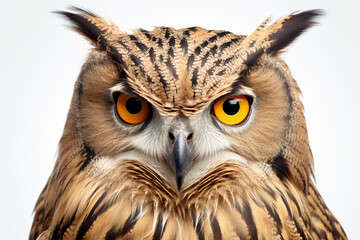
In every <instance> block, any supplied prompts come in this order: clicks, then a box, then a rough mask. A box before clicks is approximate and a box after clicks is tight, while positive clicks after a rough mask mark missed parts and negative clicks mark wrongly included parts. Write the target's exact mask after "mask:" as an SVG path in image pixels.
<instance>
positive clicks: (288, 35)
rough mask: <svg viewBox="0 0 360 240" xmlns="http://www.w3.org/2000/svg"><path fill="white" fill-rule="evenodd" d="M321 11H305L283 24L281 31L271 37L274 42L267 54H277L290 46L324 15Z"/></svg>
mask: <svg viewBox="0 0 360 240" xmlns="http://www.w3.org/2000/svg"><path fill="white" fill-rule="evenodd" d="M322 14H323V13H322V11H321V10H312V11H305V12H301V13H299V14H295V15H293V16H292V17H291V18H290V19H288V20H286V21H285V22H284V23H283V26H282V27H281V29H279V30H278V31H277V32H275V33H273V34H272V35H270V36H269V41H274V42H273V43H272V44H271V46H270V47H269V48H268V49H267V51H266V52H267V53H272V54H276V53H277V52H278V51H279V50H281V49H283V48H285V47H286V46H288V45H289V44H290V43H291V42H292V41H293V40H294V39H295V38H297V37H298V36H299V35H300V34H301V33H303V32H304V31H305V30H306V29H307V28H309V27H311V26H312V25H313V24H314V21H313V20H314V18H316V17H318V16H320V15H322Z"/></svg>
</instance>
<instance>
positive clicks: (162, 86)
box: [117, 27, 245, 112]
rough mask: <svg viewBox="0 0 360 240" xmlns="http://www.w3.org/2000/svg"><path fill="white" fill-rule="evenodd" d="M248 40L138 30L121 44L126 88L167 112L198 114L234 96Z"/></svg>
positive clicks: (230, 35)
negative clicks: (221, 98) (224, 97)
mask: <svg viewBox="0 0 360 240" xmlns="http://www.w3.org/2000/svg"><path fill="white" fill-rule="evenodd" d="M244 38H245V36H239V35H235V34H233V33H231V32H228V31H211V30H206V29H203V28H198V27H193V28H184V29H179V30H176V29H173V28H166V27H161V28H155V29H154V30H153V31H146V30H142V29H140V30H137V31H135V32H134V33H133V34H131V35H124V36H122V37H121V38H120V39H119V40H117V43H118V44H117V50H118V52H119V54H120V55H121V57H122V62H123V65H124V66H123V68H124V71H125V72H126V74H127V77H126V84H128V86H130V88H131V89H133V90H134V92H136V93H137V94H138V95H140V96H142V97H144V98H145V99H147V100H148V101H150V102H151V103H153V104H155V105H157V106H158V107H159V108H161V109H162V110H163V111H167V112H177V111H179V110H180V109H181V110H182V111H185V112H187V111H188V112H194V111H197V110H201V109H202V108H203V107H205V106H207V105H208V104H209V102H210V101H212V100H213V99H214V98H217V97H219V96H220V95H224V94H227V93H229V92H230V91H232V88H231V85H232V84H233V83H234V81H236V79H237V78H239V73H240V71H241V65H242V62H243V59H242V58H241V54H240V53H239V49H240V48H239V46H240V44H241V42H242V41H243V39H244Z"/></svg>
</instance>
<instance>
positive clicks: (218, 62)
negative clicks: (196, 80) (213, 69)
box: [214, 59, 222, 67]
mask: <svg viewBox="0 0 360 240" xmlns="http://www.w3.org/2000/svg"><path fill="white" fill-rule="evenodd" d="M221 62H222V59H218V60H216V61H215V62H214V64H215V66H217V67H218V66H220V64H221Z"/></svg>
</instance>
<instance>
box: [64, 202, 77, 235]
mask: <svg viewBox="0 0 360 240" xmlns="http://www.w3.org/2000/svg"><path fill="white" fill-rule="evenodd" d="M78 208H79V205H78V206H77V207H76V209H75V211H74V213H73V214H72V216H71V218H70V219H69V220H68V221H66V222H65V223H64V225H63V226H62V229H61V233H60V236H61V239H62V237H63V236H64V234H65V232H66V231H67V230H68V228H69V227H71V224H72V223H73V221H74V219H75V216H76V213H77V211H78ZM61 220H62V219H61Z"/></svg>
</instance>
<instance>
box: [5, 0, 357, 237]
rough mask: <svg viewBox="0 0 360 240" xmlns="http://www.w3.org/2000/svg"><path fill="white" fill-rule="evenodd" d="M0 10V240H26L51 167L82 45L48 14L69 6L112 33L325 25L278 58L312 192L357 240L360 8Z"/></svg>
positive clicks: (222, 4) (31, 6)
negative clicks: (308, 156) (317, 14)
mask: <svg viewBox="0 0 360 240" xmlns="http://www.w3.org/2000/svg"><path fill="white" fill-rule="evenodd" d="M1 3H2V4H1V8H0V74H1V75H0V83H1V85H0V239H6V240H7V239H26V238H27V237H28V233H29V230H30V226H31V223H32V210H33V207H34V205H35V202H36V200H37V198H38V195H39V194H40V192H41V190H42V188H43V187H44V185H45V183H46V181H47V178H48V176H49V175H50V172H51V171H52V168H53V165H54V163H55V156H56V150H57V144H58V141H59V139H60V136H61V134H62V130H63V126H64V123H65V118H66V114H67V111H68V108H69V104H70V99H71V95H72V90H73V85H74V82H75V80H76V78H77V75H78V73H79V71H80V67H81V65H82V64H83V62H84V60H85V59H86V55H87V53H88V51H89V49H90V45H89V44H88V43H87V42H86V41H85V40H84V39H83V38H82V37H80V36H79V35H77V34H76V33H74V32H71V31H69V30H68V29H67V28H66V27H64V25H67V24H68V22H66V21H65V20H64V19H62V18H60V17H59V16H57V15H55V14H52V13H50V12H51V11H54V10H65V9H66V7H67V6H68V5H69V4H71V5H75V6H79V7H85V8H87V9H90V10H92V11H94V12H96V13H98V14H100V15H102V16H105V17H107V18H110V19H111V20H113V21H114V22H115V23H117V25H118V26H119V28H120V29H122V30H125V31H131V30H133V29H136V28H140V27H141V28H145V29H149V30H150V29H152V27H153V26H163V25H165V26H171V27H175V28H181V27H190V26H201V27H205V28H208V29H222V30H229V31H232V32H234V33H238V34H250V33H251V32H252V31H253V30H255V28H256V27H257V26H258V25H259V24H260V23H261V22H262V21H263V20H264V19H265V18H267V17H269V16H272V17H273V19H277V18H280V17H283V16H286V15H287V14H289V13H292V12H294V11H297V10H308V9H314V8H322V9H324V10H325V11H326V16H324V17H322V18H320V19H319V23H320V24H319V25H318V26H315V27H313V28H312V29H310V30H309V31H308V32H306V33H305V34H304V35H302V36H301V37H300V38H299V39H297V41H296V42H295V43H294V44H293V45H292V46H291V47H290V48H289V49H288V53H285V54H284V55H283V56H284V58H285V60H286V62H287V63H288V65H289V66H290V69H291V71H292V73H293V75H294V77H295V79H297V81H298V83H299V85H300V88H301V90H302V92H303V96H304V98H303V102H304V105H305V110H306V117H307V124H308V131H309V137H310V144H311V146H312V150H313V154H314V158H315V175H316V179H317V186H318V188H319V190H320V192H321V194H322V196H323V198H324V200H325V202H326V203H327V205H328V206H329V208H330V209H331V210H332V211H333V212H334V214H335V216H337V218H338V219H339V221H340V222H341V223H342V225H343V227H344V229H345V231H346V233H347V234H348V237H349V239H360V234H359V227H360V210H359V207H358V206H359V203H360V186H359V185H360V184H359V167H360V164H359V161H360V158H359V156H358V154H357V151H358V149H359V147H360V139H359V138H360V137H359V136H360V127H359V126H360V110H359V109H360V108H359V105H360V97H359V91H360V78H359V68H360V67H359V66H360V65H359V63H360V61H359V54H360V48H359V46H360V44H359V41H360V21H359V17H360V16H359V15H360V4H359V3H360V1H357V0H354V1H344V0H342V1H335V0H332V1H319V0H318V1H316V0H311V1H310V0H305V1H304V0H303V1H301V2H300V1H298V3H294V1H278V0H277V1H274V0H273V1H269V0H263V1H239V0H238V1H228V0H221V1H205V0H204V1H196V0H191V1H188V0H186V1H174V2H171V1H149V0H147V1H122V0H116V1H99V0H96V1H72V2H71V1H45V0H36V1H31V2H30V1H24V0H21V1H10V0H5V1H4V0H2V2H1Z"/></svg>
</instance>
